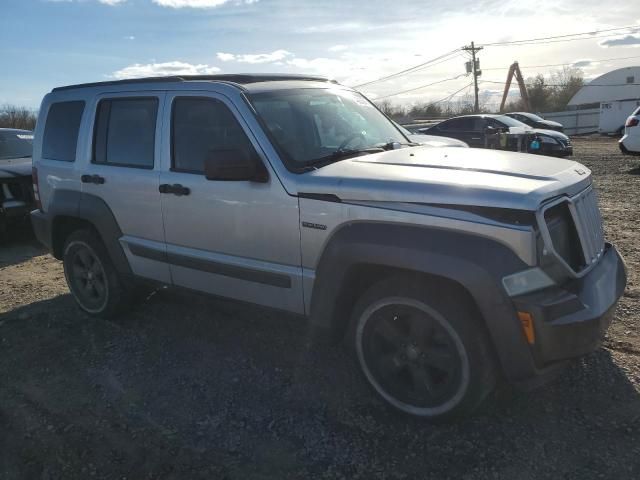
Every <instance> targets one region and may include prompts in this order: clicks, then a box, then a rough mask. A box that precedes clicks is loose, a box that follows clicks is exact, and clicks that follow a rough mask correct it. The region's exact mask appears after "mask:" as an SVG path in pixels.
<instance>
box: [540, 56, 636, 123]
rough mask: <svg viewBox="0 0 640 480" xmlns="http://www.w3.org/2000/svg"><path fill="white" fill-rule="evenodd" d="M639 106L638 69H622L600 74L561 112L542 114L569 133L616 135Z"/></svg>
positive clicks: (579, 91)
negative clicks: (559, 124) (560, 124)
mask: <svg viewBox="0 0 640 480" xmlns="http://www.w3.org/2000/svg"><path fill="white" fill-rule="evenodd" d="M638 105H640V67H625V68H619V69H618V70H613V71H611V72H608V73H605V74H604V75H600V76H599V77H597V78H594V79H593V80H591V81H590V82H589V83H588V84H586V85H585V86H584V87H582V88H581V89H580V90H578V92H577V93H576V94H575V95H574V96H573V97H572V98H571V100H569V103H568V104H567V110H566V111H564V112H551V113H547V114H545V115H544V117H545V118H546V119H548V120H555V121H556V122H560V123H562V124H563V125H564V126H565V131H566V132H567V133H568V134H570V135H574V134H581V133H592V132H600V133H603V134H619V133H621V131H622V130H623V129H624V123H625V120H626V119H627V117H628V116H629V115H631V113H632V112H633V111H634V110H635V109H636V108H637V107H638Z"/></svg>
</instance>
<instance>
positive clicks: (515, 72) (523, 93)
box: [500, 62, 531, 112]
mask: <svg viewBox="0 0 640 480" xmlns="http://www.w3.org/2000/svg"><path fill="white" fill-rule="evenodd" d="M514 76H515V77H516V81H517V82H518V87H520V97H521V98H522V103H523V107H524V110H525V111H526V112H530V111H531V104H530V103H529V94H528V93H527V86H526V85H525V83H524V78H523V77H522V72H521V71H520V67H519V66H518V62H513V64H512V65H511V66H510V67H509V74H508V75H507V83H505V85H504V93H503V94H502V102H500V112H504V105H505V103H507V95H508V94H509V88H511V81H512V80H513V77H514Z"/></svg>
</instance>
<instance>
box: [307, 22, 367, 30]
mask: <svg viewBox="0 0 640 480" xmlns="http://www.w3.org/2000/svg"><path fill="white" fill-rule="evenodd" d="M370 28H371V26H370V25H366V24H362V23H359V22H342V23H337V22H334V23H325V24H322V25H313V26H310V27H303V28H298V29H297V30H296V33H332V32H361V31H364V30H369V29H370Z"/></svg>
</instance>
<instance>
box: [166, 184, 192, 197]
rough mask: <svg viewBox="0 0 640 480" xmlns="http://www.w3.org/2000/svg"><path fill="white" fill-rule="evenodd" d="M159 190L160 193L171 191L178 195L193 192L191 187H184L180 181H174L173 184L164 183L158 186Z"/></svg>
mask: <svg viewBox="0 0 640 480" xmlns="http://www.w3.org/2000/svg"><path fill="white" fill-rule="evenodd" d="M158 191H159V192H160V193H171V194H173V195H177V196H178V197H181V196H183V195H189V194H190V193H191V189H190V188H189V187H184V186H182V185H180V184H179V183H174V184H173V185H170V184H168V183H163V184H162V185H160V186H159V187H158Z"/></svg>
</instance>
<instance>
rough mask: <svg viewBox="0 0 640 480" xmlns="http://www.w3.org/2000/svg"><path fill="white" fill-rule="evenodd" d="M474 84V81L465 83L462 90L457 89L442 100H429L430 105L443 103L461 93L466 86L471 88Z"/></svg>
mask: <svg viewBox="0 0 640 480" xmlns="http://www.w3.org/2000/svg"><path fill="white" fill-rule="evenodd" d="M472 85H473V82H471V83H469V84H468V85H465V86H464V87H462V88H461V89H460V90H456V91H455V92H453V93H452V94H451V95H447V96H446V97H444V98H441V99H440V100H436V101H435V102H429V105H435V104H436V103H442V102H445V101H447V100H451V99H452V98H453V97H455V96H456V95H457V94H459V93H460V92H461V91H463V90H464V89H466V88H469V87H471V86H472Z"/></svg>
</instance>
